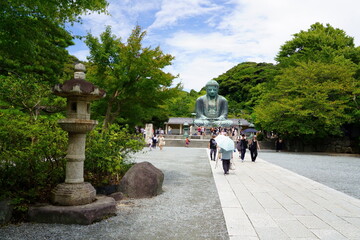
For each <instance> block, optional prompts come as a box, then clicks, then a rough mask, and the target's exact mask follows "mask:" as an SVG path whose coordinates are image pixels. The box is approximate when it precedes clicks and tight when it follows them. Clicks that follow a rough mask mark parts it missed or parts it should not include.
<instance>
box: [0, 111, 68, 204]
mask: <svg viewBox="0 0 360 240" xmlns="http://www.w3.org/2000/svg"><path fill="white" fill-rule="evenodd" d="M58 117H59V116H53V117H50V118H49V117H40V118H39V119H38V120H37V121H32V120H31V119H30V116H29V115H28V114H24V113H22V112H20V111H18V110H15V109H9V110H2V111H0V139H1V141H0V176H1V177H0V199H2V198H11V199H12V200H13V203H14V204H15V210H16V211H25V210H26V209H27V208H26V206H27V204H28V203H33V202H35V201H46V200H48V199H47V197H48V196H49V192H50V190H51V189H52V188H53V187H54V186H55V185H56V184H57V183H59V182H62V181H64V176H65V169H64V168H65V161H64V156H65V152H66V143H67V138H66V133H65V132H64V131H62V130H61V129H60V128H59V127H58V124H57V119H58ZM30 122H32V123H31V124H29V123H30Z"/></svg>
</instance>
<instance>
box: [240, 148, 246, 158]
mask: <svg viewBox="0 0 360 240" xmlns="http://www.w3.org/2000/svg"><path fill="white" fill-rule="evenodd" d="M245 153H246V148H245V149H241V150H240V158H241V160H244V158H245Z"/></svg>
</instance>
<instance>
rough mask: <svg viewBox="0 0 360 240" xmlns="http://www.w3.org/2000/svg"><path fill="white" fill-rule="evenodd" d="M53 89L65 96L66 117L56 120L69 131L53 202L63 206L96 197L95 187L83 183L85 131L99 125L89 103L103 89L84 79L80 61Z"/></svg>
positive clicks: (55, 92)
mask: <svg viewBox="0 0 360 240" xmlns="http://www.w3.org/2000/svg"><path fill="white" fill-rule="evenodd" d="M53 91H54V94H56V95H58V96H61V97H65V98H66V99H67V107H66V118H65V119H61V120H59V125H60V127H61V128H62V129H63V130H64V131H67V132H68V133H69V143H68V144H69V145H68V149H67V155H66V160H67V162H66V178H65V183H62V184H59V185H57V186H56V188H55V189H53V191H52V202H53V204H56V205H62V206H74V205H84V204H89V203H92V202H93V201H94V200H95V197H96V190H95V188H94V187H93V186H92V185H91V184H90V183H87V182H84V160H85V142H86V133H88V132H89V131H91V130H92V129H93V128H94V127H95V126H96V125H97V124H98V122H97V121H95V120H91V119H90V102H91V101H93V100H96V99H100V98H102V97H104V96H105V91H104V90H101V89H99V88H98V87H96V86H94V85H93V84H92V83H90V82H88V81H85V66H84V65H83V64H76V65H75V73H74V79H71V80H69V81H66V82H65V83H64V84H58V85H56V86H55V87H54V90H53Z"/></svg>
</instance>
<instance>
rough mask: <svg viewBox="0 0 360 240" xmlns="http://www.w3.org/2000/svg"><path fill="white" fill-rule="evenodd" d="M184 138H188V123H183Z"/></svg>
mask: <svg viewBox="0 0 360 240" xmlns="http://www.w3.org/2000/svg"><path fill="white" fill-rule="evenodd" d="M184 137H186V138H187V137H189V123H188V122H184Z"/></svg>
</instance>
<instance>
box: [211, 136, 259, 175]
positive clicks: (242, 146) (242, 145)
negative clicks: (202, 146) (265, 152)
mask: <svg viewBox="0 0 360 240" xmlns="http://www.w3.org/2000/svg"><path fill="white" fill-rule="evenodd" d="M215 137H216V135H213V137H212V138H211V139H210V141H209V149H210V159H211V160H212V161H215V159H216V154H217V152H218V154H219V156H218V158H219V159H221V160H222V163H223V169H224V174H229V169H230V162H231V160H232V159H233V154H234V152H235V151H236V150H229V151H226V150H224V149H223V148H219V147H218V146H217V143H216V140H215ZM218 148H219V151H218ZM236 149H237V151H238V152H239V157H240V159H241V162H244V159H245V154H246V149H249V150H250V156H251V161H252V162H255V161H256V158H257V155H258V149H260V145H259V142H258V141H257V138H256V136H253V138H252V139H251V140H250V142H249V141H248V140H247V139H246V135H245V134H242V135H241V136H239V138H238V139H237V140H236Z"/></svg>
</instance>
